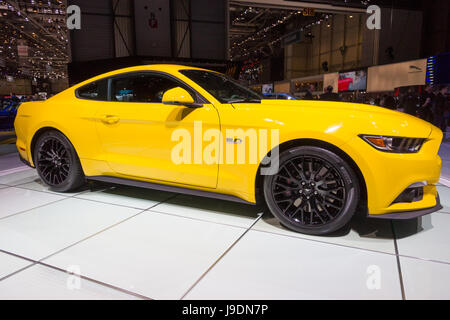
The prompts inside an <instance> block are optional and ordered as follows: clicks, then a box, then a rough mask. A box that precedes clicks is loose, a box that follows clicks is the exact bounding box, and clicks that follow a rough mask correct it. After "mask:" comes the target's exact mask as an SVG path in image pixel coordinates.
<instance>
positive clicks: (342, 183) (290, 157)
mask: <svg viewBox="0 0 450 320" xmlns="http://www.w3.org/2000/svg"><path fill="white" fill-rule="evenodd" d="M263 190H264V198H265V201H266V204H267V206H268V208H269V210H270V211H271V212H272V214H273V215H274V216H275V217H276V218H278V219H279V220H280V222H281V224H282V225H284V226H285V227H287V228H289V229H291V230H294V231H297V232H300V233H305V234H311V235H324V234H328V233H331V232H334V231H337V230H339V229H341V228H342V227H343V226H344V225H346V224H347V223H348V222H349V221H350V219H351V218H352V216H353V214H354V213H355V211H356V207H357V205H358V201H359V194H360V190H359V182H358V178H357V176H356V174H355V172H354V170H353V169H352V168H351V167H350V166H349V165H348V164H347V163H346V162H345V161H344V160H343V159H342V158H341V157H339V156H338V155H337V154H335V153H333V152H331V151H329V150H327V149H323V148H319V147H310V146H302V147H296V148H292V149H290V150H287V151H285V152H283V153H281V154H280V162H279V170H278V173H277V174H274V175H268V176H265V179H264V188H263Z"/></svg>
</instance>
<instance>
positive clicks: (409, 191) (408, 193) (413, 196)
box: [392, 187, 423, 203]
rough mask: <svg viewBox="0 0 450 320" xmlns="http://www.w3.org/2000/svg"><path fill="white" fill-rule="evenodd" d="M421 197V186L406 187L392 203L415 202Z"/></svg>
mask: <svg viewBox="0 0 450 320" xmlns="http://www.w3.org/2000/svg"><path fill="white" fill-rule="evenodd" d="M422 199H423V187H412V188H411V187H409V188H406V189H405V191H403V192H402V193H401V194H400V195H399V196H398V197H397V198H396V199H395V200H394V202H392V203H399V202H415V201H420V200H422Z"/></svg>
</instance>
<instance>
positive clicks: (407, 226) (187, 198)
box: [80, 181, 433, 239]
mask: <svg viewBox="0 0 450 320" xmlns="http://www.w3.org/2000/svg"><path fill="white" fill-rule="evenodd" d="M114 186H115V187H117V188H113V187H114ZM82 190H90V191H91V192H106V193H110V194H115V195H121V196H127V197H134V198H141V199H148V197H149V196H150V197H151V193H152V190H151V189H143V188H138V187H126V186H120V185H116V184H111V183H104V182H99V181H90V182H89V183H88V184H87V185H86V186H84V187H83V189H82ZM80 191H81V190H80ZM170 202H171V203H172V204H175V205H179V206H186V207H188V208H192V209H198V210H202V211H211V214H225V215H232V216H237V217H239V216H240V217H243V218H256V217H257V216H258V215H260V214H261V213H262V219H263V220H264V222H265V223H267V224H269V225H271V227H273V228H274V231H276V229H282V230H289V229H288V228H286V227H284V226H283V225H281V224H280V223H279V222H278V220H277V219H275V218H274V217H273V215H272V213H270V212H269V210H268V209H267V207H266V206H263V205H256V206H255V205H249V204H243V203H237V202H232V201H226V200H218V199H212V198H205V197H199V196H192V195H185V194H177V196H176V197H175V198H173V199H171V201H170ZM156 210H157V209H156ZM432 228H433V225H432V216H431V215H426V216H423V217H419V218H415V219H409V220H395V221H391V220H387V219H377V218H369V217H367V210H362V209H358V210H357V212H356V213H355V215H354V217H353V218H352V220H351V221H350V222H349V223H348V224H347V225H345V226H344V227H343V228H341V229H339V230H337V231H335V232H332V233H330V234H327V235H323V236H321V237H328V238H333V237H344V236H346V235H348V234H349V233H350V232H351V231H352V230H353V231H355V232H356V233H357V234H358V235H359V237H361V238H372V239H395V238H396V239H402V238H406V237H410V236H413V235H415V234H417V233H420V232H424V231H426V230H429V229H432Z"/></svg>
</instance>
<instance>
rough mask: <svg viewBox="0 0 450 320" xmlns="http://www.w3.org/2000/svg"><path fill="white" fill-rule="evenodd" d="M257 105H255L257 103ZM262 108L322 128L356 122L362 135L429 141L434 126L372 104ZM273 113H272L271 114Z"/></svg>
mask: <svg viewBox="0 0 450 320" xmlns="http://www.w3.org/2000/svg"><path fill="white" fill-rule="evenodd" d="M253 105H254V104H253ZM259 107H260V108H262V109H264V111H267V112H268V113H270V114H272V115H273V114H276V115H277V116H276V117H279V119H280V120H282V121H285V122H292V121H298V120H297V119H299V118H300V119H304V121H310V122H314V125H315V126H317V127H318V128H319V127H321V126H325V127H326V126H328V125H330V124H333V123H338V122H342V123H347V124H350V123H352V124H353V126H354V127H355V128H357V129H358V131H359V132H360V133H362V134H374V135H392V136H404V137H414V138H419V137H420V138H428V137H429V136H430V134H431V131H432V128H433V125H431V124H430V123H429V122H426V121H423V120H421V119H419V118H417V117H414V116H411V115H409V114H405V113H403V112H398V111H393V110H389V109H386V108H382V107H377V106H372V105H368V104H359V103H351V102H329V101H314V100H264V99H263V100H261V104H259ZM269 110H270V111H269Z"/></svg>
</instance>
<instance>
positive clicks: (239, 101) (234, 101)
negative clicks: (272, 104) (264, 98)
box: [227, 99, 261, 103]
mask: <svg viewBox="0 0 450 320" xmlns="http://www.w3.org/2000/svg"><path fill="white" fill-rule="evenodd" d="M227 102H228V103H245V102H254V103H261V100H258V99H236V100H230V101H227Z"/></svg>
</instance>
